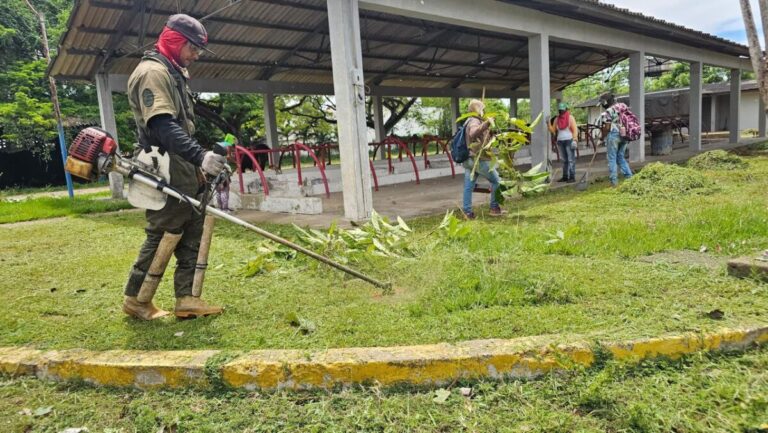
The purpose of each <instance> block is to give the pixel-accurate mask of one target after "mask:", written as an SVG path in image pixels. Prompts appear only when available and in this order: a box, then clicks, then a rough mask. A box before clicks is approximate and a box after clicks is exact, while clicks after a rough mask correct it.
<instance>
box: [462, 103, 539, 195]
mask: <svg viewBox="0 0 768 433" xmlns="http://www.w3.org/2000/svg"><path fill="white" fill-rule="evenodd" d="M542 115H543V113H539V115H538V116H537V117H536V119H535V120H534V121H533V122H530V123H528V122H527V121H525V120H524V119H518V118H514V117H512V118H510V117H509V114H507V113H505V112H498V113H485V114H483V115H480V114H479V113H475V112H470V113H466V114H464V115H462V116H460V117H459V118H458V119H456V122H457V123H459V122H463V121H465V120H466V119H468V118H470V117H477V118H481V119H483V121H487V120H490V119H494V122H492V124H493V126H492V127H491V134H490V136H491V139H490V140H488V142H487V143H486V142H485V141H484V142H483V146H482V147H481V148H480V151H479V152H478V155H477V157H476V158H475V165H474V166H473V167H472V174H473V175H474V174H475V173H476V172H477V167H478V164H479V163H480V160H481V159H482V157H483V156H487V157H489V158H490V160H491V166H496V167H498V171H499V176H500V177H501V179H502V180H501V187H500V188H499V189H498V191H497V197H496V199H497V200H498V201H499V203H503V202H504V199H505V198H506V197H509V196H511V195H513V194H515V193H519V194H520V195H522V196H523V197H528V196H531V195H534V194H538V193H540V192H543V191H545V190H546V189H547V187H548V185H547V183H546V180H547V177H548V176H549V173H548V172H547V171H545V170H542V166H543V163H540V164H537V165H536V166H534V167H532V168H531V169H530V170H528V171H526V172H524V173H520V172H519V171H517V169H515V165H514V161H515V153H517V151H519V150H520V149H522V148H523V147H524V146H527V145H529V144H530V140H529V139H528V137H529V136H530V134H531V133H533V130H534V129H535V128H536V125H538V124H539V122H541V119H542ZM512 128H514V130H510V129H512Z"/></svg>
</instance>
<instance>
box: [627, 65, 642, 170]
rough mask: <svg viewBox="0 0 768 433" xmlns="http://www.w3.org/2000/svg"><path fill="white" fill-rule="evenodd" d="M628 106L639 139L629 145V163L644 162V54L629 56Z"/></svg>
mask: <svg viewBox="0 0 768 433" xmlns="http://www.w3.org/2000/svg"><path fill="white" fill-rule="evenodd" d="M629 106H630V107H631V108H632V112H633V113H635V115H636V116H637V120H638V121H639V122H640V139H639V140H635V141H633V142H632V143H630V144H629V160H630V162H643V161H645V52H643V51H639V52H636V53H632V54H630V55H629Z"/></svg>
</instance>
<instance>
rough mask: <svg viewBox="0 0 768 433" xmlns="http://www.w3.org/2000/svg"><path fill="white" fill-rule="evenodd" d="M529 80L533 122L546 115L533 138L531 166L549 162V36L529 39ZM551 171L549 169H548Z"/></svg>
mask: <svg viewBox="0 0 768 433" xmlns="http://www.w3.org/2000/svg"><path fill="white" fill-rule="evenodd" d="M528 62H529V67H528V70H529V80H530V83H531V89H530V91H531V120H533V119H535V118H536V116H538V115H539V113H544V115H543V117H542V120H541V122H539V124H538V125H537V126H536V129H535V130H534V131H533V135H532V136H531V164H532V165H534V166H535V165H536V164H539V163H541V162H544V163H545V165H546V164H547V161H548V160H549V131H548V130H547V122H546V121H547V118H548V117H549V114H550V113H549V104H550V91H549V90H550V88H549V35H547V34H538V35H533V36H529V37H528ZM546 168H547V169H549V167H546Z"/></svg>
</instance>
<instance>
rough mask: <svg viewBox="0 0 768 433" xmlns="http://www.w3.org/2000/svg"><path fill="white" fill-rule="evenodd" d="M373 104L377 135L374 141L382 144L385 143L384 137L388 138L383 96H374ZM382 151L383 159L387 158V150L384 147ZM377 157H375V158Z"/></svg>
mask: <svg viewBox="0 0 768 433" xmlns="http://www.w3.org/2000/svg"><path fill="white" fill-rule="evenodd" d="M371 102H372V105H373V132H374V134H375V138H374V141H375V142H377V143H381V142H382V141H384V137H386V136H387V131H386V130H385V129H384V106H383V104H382V103H381V96H372V97H371ZM380 149H381V154H380V155H381V159H386V158H387V150H386V149H385V148H384V146H381V147H380ZM375 157H376V155H374V158H375Z"/></svg>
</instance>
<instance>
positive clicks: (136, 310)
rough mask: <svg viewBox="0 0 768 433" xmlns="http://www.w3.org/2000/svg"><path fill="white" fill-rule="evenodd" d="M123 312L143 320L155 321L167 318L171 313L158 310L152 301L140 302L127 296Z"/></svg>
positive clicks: (133, 297)
mask: <svg viewBox="0 0 768 433" xmlns="http://www.w3.org/2000/svg"><path fill="white" fill-rule="evenodd" d="M123 312H124V313H125V314H127V315H129V316H132V317H135V318H137V319H141V320H155V319H159V318H161V317H165V316H167V315H168V314H170V313H169V312H167V311H165V310H161V309H160V308H157V307H156V306H155V304H153V303H152V301H149V302H139V301H138V300H137V299H136V297H135V296H126V297H125V300H124V301H123Z"/></svg>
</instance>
